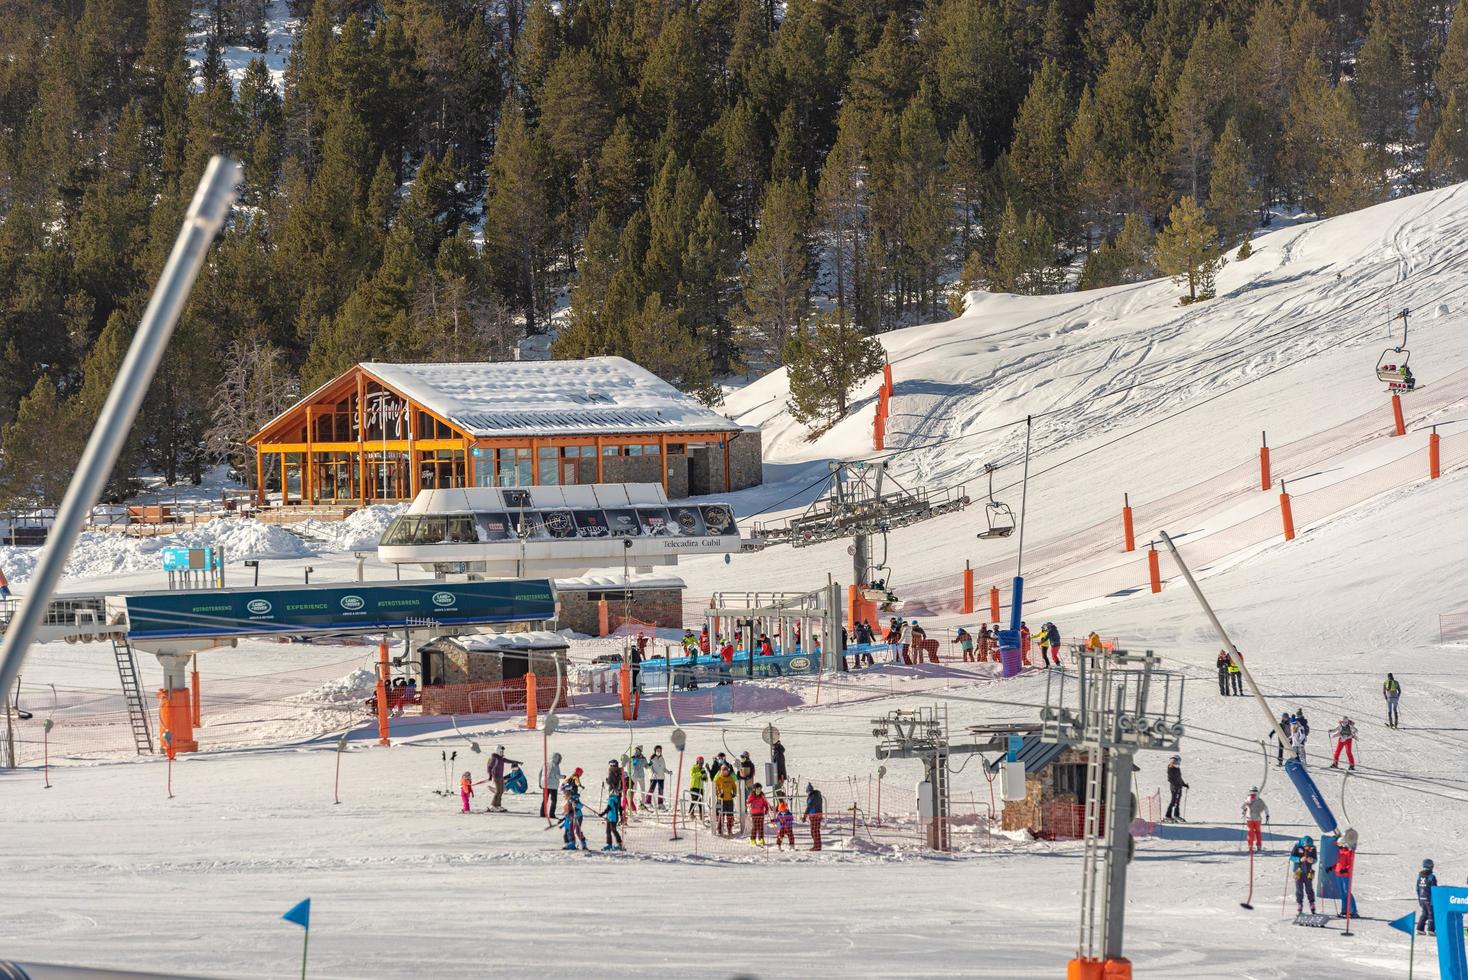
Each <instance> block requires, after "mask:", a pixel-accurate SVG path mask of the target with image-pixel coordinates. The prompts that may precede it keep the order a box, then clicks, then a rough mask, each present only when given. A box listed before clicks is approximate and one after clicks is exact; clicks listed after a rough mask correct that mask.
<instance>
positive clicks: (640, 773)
mask: <svg viewBox="0 0 1468 980" xmlns="http://www.w3.org/2000/svg"><path fill="white" fill-rule="evenodd" d="M627 776H628V778H629V779H630V780H631V781H632V787H634V788H635V792H634V793H632V794H631V799H630V800H629V803H628V807H627V808H628V809H629V810H635V809H637V806H636V803H637V794H638V793H642V794H644V795H645V794H646V793H647V756H645V755H643V754H642V746H640V745H639V746H637V748H636V749H635V750H634V751H633V753H632V761H631V763H630V764H629V765H628V767H627Z"/></svg>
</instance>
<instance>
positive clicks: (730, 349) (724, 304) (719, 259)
mask: <svg viewBox="0 0 1468 980" xmlns="http://www.w3.org/2000/svg"><path fill="white" fill-rule="evenodd" d="M738 263H739V250H738V246H737V245H736V243H735V241H734V235H733V233H732V232H730V230H729V222H728V221H726V220H725V218H724V211H723V208H721V207H720V206H719V202H718V200H717V199H716V198H715V197H714V193H713V191H709V192H707V193H706V194H705V195H704V198H703V203H702V204H701V205H699V209H698V214H697V215H696V216H695V217H694V220H693V230H692V233H691V234H690V235H689V236H688V247H687V250H686V251H685V252H684V254H683V278H682V281H681V282H680V283H679V284H678V306H679V308H680V309H681V310H682V311H683V324H684V326H685V327H687V328H688V330H689V331H690V332H691V333H692V334H693V336H694V337H696V338H698V339H699V341H700V343H701V344H702V346H703V349H704V351H705V353H706V356H707V358H708V359H709V361H710V363H711V366H712V370H713V372H714V373H715V374H718V375H724V374H729V373H731V372H732V371H734V370H736V368H737V367H738V366H739V349H738V345H737V343H736V342H735V339H734V332H733V328H732V326H731V324H730V318H729V309H730V307H731V306H732V305H733V303H734V296H735V294H736V292H737V289H738V278H737V271H738Z"/></svg>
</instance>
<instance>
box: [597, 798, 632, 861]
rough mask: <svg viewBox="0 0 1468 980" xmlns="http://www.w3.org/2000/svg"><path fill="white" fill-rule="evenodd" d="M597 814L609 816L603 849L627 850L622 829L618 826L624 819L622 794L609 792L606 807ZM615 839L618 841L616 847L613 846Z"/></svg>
mask: <svg viewBox="0 0 1468 980" xmlns="http://www.w3.org/2000/svg"><path fill="white" fill-rule="evenodd" d="M597 816H599V817H606V818H607V842H606V845H605V846H604V847H602V850H603V851H611V850H618V851H625V850H627V848H626V846H625V845H624V844H623V843H622V830H621V828H620V827H619V826H618V824H620V823H621V820H622V794H621V793H618V792H613V793H608V794H607V805H606V808H605V809H603V810H601V811H600V812H599V813H598V814H597ZM613 841H615V842H616V847H615V848H614V847H613V846H612V842H613Z"/></svg>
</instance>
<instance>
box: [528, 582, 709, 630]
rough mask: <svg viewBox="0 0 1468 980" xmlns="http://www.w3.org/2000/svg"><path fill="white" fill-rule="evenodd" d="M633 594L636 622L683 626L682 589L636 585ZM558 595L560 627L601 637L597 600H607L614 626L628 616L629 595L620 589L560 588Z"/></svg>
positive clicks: (631, 609)
mask: <svg viewBox="0 0 1468 980" xmlns="http://www.w3.org/2000/svg"><path fill="white" fill-rule="evenodd" d="M631 593H632V600H631V607H630V614H631V616H632V618H633V619H635V620H637V621H639V622H643V623H656V624H657V625H659V626H669V627H682V626H683V590H682V589H679V588H671V587H668V588H651V589H639V588H638V587H637V585H636V583H633V586H632V589H631ZM556 596H557V598H559V599H560V600H561V618H560V619H559V620H558V622H559V624H560V626H561V628H562V629H573V630H575V631H576V632H578V633H585V634H586V635H587V636H598V635H600V633H601V612H600V609H599V607H598V600H600V599H602V598H606V600H607V614H608V618H609V620H610V621H611V624H612V625H613V627H615V625H616V623H617V622H618V621H619V620H620V618H621V617H622V616H623V615H624V614H626V613H627V607H626V605H625V602H626V594H625V593H624V592H623V590H621V589H609V588H587V589H566V588H559V587H558V588H557V589H556Z"/></svg>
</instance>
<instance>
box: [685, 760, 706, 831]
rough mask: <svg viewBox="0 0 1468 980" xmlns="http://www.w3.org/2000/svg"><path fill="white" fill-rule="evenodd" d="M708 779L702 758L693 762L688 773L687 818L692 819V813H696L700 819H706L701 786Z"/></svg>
mask: <svg viewBox="0 0 1468 980" xmlns="http://www.w3.org/2000/svg"><path fill="white" fill-rule="evenodd" d="M707 779H708V771H707V770H706V769H704V767H703V756H699V757H698V758H697V759H694V760H693V768H692V769H690V770H689V771H688V816H689V817H692V816H693V815H694V814H693V811H695V810H697V811H698V816H699V818H700V819H702V818H704V817H707V816H708V813H707V811H706V810H705V809H704V806H703V785H704V783H705V782H706V781H707Z"/></svg>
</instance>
